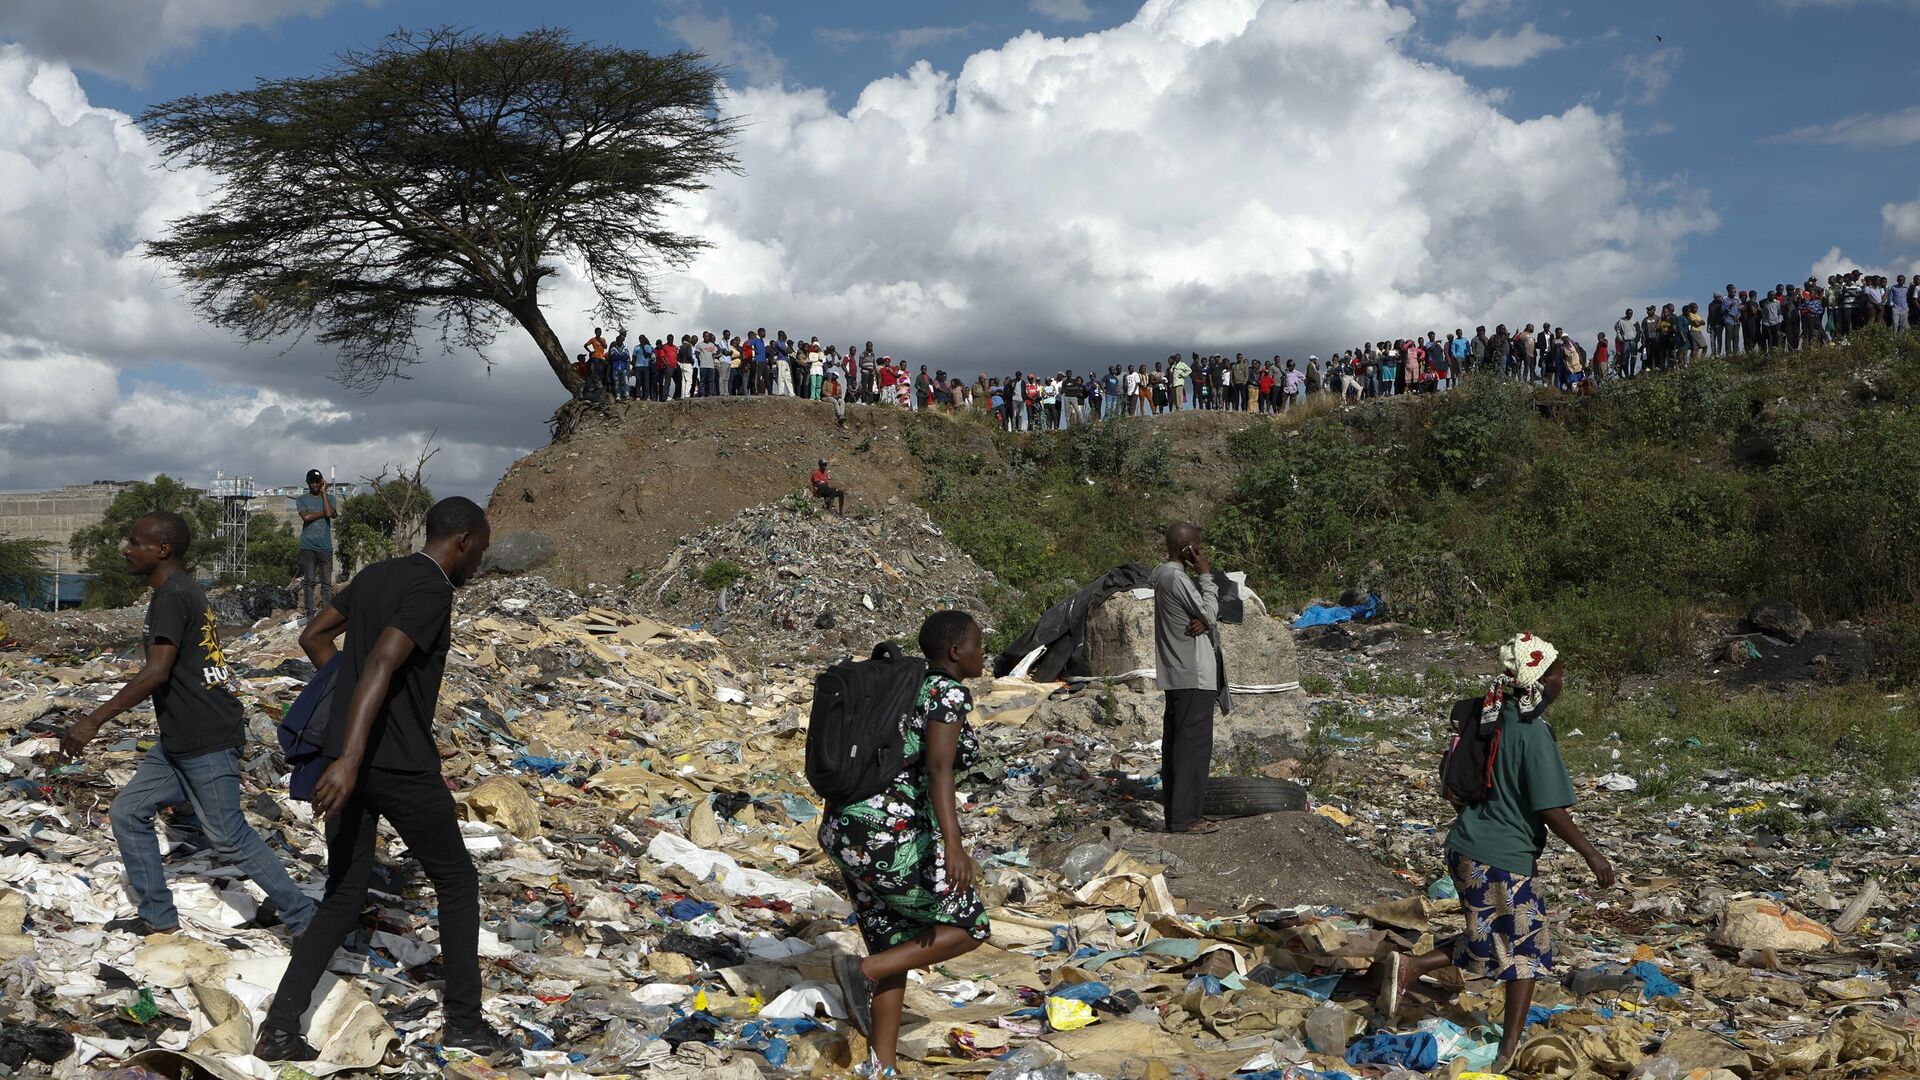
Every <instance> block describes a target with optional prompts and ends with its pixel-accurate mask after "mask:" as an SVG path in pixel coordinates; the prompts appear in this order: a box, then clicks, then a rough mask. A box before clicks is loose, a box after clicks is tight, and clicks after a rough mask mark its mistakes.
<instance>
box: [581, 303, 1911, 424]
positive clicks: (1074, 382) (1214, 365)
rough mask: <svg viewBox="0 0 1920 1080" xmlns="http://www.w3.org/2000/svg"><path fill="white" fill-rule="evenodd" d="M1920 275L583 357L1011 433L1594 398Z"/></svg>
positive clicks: (637, 384) (593, 376)
mask: <svg viewBox="0 0 1920 1080" xmlns="http://www.w3.org/2000/svg"><path fill="white" fill-rule="evenodd" d="M1916 284H1920V279H1917V280H1916V282H1914V283H1909V282H1908V280H1907V277H1906V275H1904V274H1902V275H1899V276H1898V277H1896V278H1895V279H1894V280H1893V281H1888V280H1887V279H1886V278H1885V277H1880V276H1877V275H1871V274H1866V273H1864V272H1862V271H1859V270H1854V271H1851V272H1849V273H1846V274H1832V275H1829V276H1828V277H1827V280H1826V282H1825V284H1822V283H1821V282H1820V281H1819V280H1818V279H1817V278H1815V277H1809V278H1808V279H1807V280H1806V281H1805V282H1804V283H1802V284H1800V285H1797V286H1794V285H1786V284H1776V285H1774V286H1773V288H1771V289H1766V290H1760V289H1739V288H1737V287H1735V286H1734V285H1731V284H1729V285H1728V286H1727V287H1726V289H1725V291H1724V292H1719V293H1715V294H1714V295H1713V297H1712V298H1711V299H1709V300H1708V301H1707V303H1706V304H1705V306H1704V307H1703V306H1702V305H1701V304H1700V303H1698V302H1690V303H1681V304H1677V305H1676V304H1671V303H1670V304H1664V305H1659V306H1656V305H1653V304H1648V305H1647V306H1646V308H1645V310H1644V311H1643V312H1640V313H1636V312H1635V311H1634V310H1633V309H1631V308H1629V309H1627V310H1626V311H1625V312H1623V313H1622V314H1621V316H1620V318H1618V319H1616V320H1615V321H1614V324H1613V327H1612V332H1611V333H1607V332H1605V331H1602V332H1600V333H1597V334H1596V335H1595V338H1594V340H1593V341H1592V342H1584V343H1583V342H1581V341H1579V340H1576V339H1575V338H1574V337H1573V336H1572V335H1571V334H1569V332H1568V331H1567V328H1566V327H1565V326H1555V325H1553V324H1551V323H1549V322H1546V321H1544V320H1543V321H1542V322H1541V323H1539V324H1538V325H1536V324H1534V323H1527V324H1525V325H1523V326H1520V327H1519V328H1517V329H1509V328H1508V326H1507V325H1506V324H1504V323H1501V324H1498V325H1496V326H1495V327H1494V328H1493V329H1492V330H1491V331H1489V330H1488V329H1487V327H1485V326H1476V327H1475V328H1474V331H1473V333H1472V334H1468V333H1467V332H1466V331H1465V330H1464V329H1461V328H1455V329H1454V331H1453V332H1452V333H1451V334H1447V335H1445V336H1444V337H1442V336H1441V335H1440V333H1439V332H1438V331H1433V330H1429V331H1427V332H1426V335H1425V336H1424V337H1422V336H1420V335H1417V334H1416V335H1414V336H1412V337H1406V338H1387V339H1383V340H1380V341H1377V342H1367V343H1365V344H1363V345H1360V346H1358V347H1355V348H1348V349H1343V350H1340V351H1337V352H1334V353H1332V354H1330V355H1329V356H1328V357H1327V358H1326V359H1325V360H1322V359H1321V358H1320V357H1319V356H1318V355H1312V356H1309V357H1307V359H1306V362H1305V363H1304V364H1303V363H1300V362H1298V361H1297V360H1294V359H1289V358H1283V357H1281V356H1275V357H1273V358H1272V359H1271V360H1259V359H1255V358H1252V357H1249V356H1247V355H1246V354H1244V353H1235V354H1234V355H1233V356H1232V357H1231V358H1228V357H1226V356H1225V355H1223V354H1219V353H1214V354H1209V355H1203V354H1201V353H1199V352H1193V353H1188V354H1180V353H1175V354H1173V355H1171V356H1169V357H1167V358H1166V359H1165V360H1162V361H1158V362H1155V363H1153V364H1152V365H1151V366H1149V365H1147V364H1126V365H1121V364H1113V365H1110V366H1108V367H1107V368H1106V369H1105V370H1104V371H1092V370H1088V371H1073V370H1064V371H1057V372H1055V373H1053V374H1052V375H1051V376H1048V375H1044V374H1041V373H1037V372H1025V371H1016V372H1014V373H1013V374H1012V375H1010V376H1005V377H1001V376H989V375H986V374H980V375H976V376H975V377H974V379H973V380H972V381H971V382H969V381H967V380H966V379H965V378H964V377H962V376H958V375H949V374H948V373H947V372H945V371H942V370H934V371H929V370H928V367H927V365H925V364H922V365H919V367H918V368H917V370H910V369H909V365H908V364H907V363H906V362H904V361H901V360H896V359H895V358H893V357H892V356H886V355H876V353H875V351H874V346H873V342H871V341H869V342H867V343H865V345H864V346H856V345H851V344H850V345H848V346H847V347H846V348H845V349H841V348H840V347H838V346H835V345H822V344H821V342H820V339H819V337H817V336H815V337H810V338H808V339H806V340H804V341H802V340H800V339H798V338H791V337H789V336H788V335H787V332H786V331H785V330H781V331H778V332H776V333H775V334H774V336H772V337H771V338H770V337H768V336H767V332H766V331H765V330H764V329H756V330H753V331H750V332H747V333H744V334H735V333H734V332H733V331H731V330H726V331H722V332H720V333H719V334H714V333H712V332H710V331H708V332H703V333H700V334H680V335H673V334H668V335H664V336H662V337H661V338H659V339H658V340H657V341H655V340H651V339H649V338H648V337H647V336H646V335H644V334H643V335H640V336H639V338H638V339H637V340H636V341H635V342H633V343H632V344H629V342H628V340H627V334H626V331H624V330H622V331H620V332H619V333H618V334H617V335H616V336H615V337H614V338H613V339H612V340H611V341H609V340H608V339H607V338H606V337H605V335H604V331H603V330H602V329H601V328H600V327H595V328H594V331H593V336H592V337H591V338H589V339H588V340H587V341H586V343H585V345H584V346H583V349H584V351H582V352H581V353H580V354H579V356H578V357H577V358H576V360H575V370H576V372H577V374H578V375H579V377H580V382H581V387H582V389H581V394H582V396H584V397H589V398H593V399H598V400H615V401H672V400H678V399H684V398H693V397H726V396H762V395H772V396H790V397H800V398H809V399H813V400H819V401H826V402H829V403H831V404H833V405H834V407H835V408H836V410H838V411H839V412H840V413H841V414H842V415H843V416H844V412H845V407H846V406H847V405H848V404H867V405H898V406H901V407H904V408H909V409H925V410H941V411H956V410H961V409H976V408H977V409H986V410H989V411H991V412H992V413H993V415H994V418H995V419H996V421H997V422H998V423H999V424H1000V425H1001V426H1002V427H1004V428H1005V429H1006V430H1008V431H1028V430H1057V429H1062V428H1070V427H1076V426H1082V425H1085V424H1088V423H1091V422H1092V421H1093V420H1096V419H1108V418H1112V417H1118V416H1150V415H1156V414H1160V413H1165V412H1173V411H1183V410H1189V409H1206V410H1229V411H1236V412H1262V413H1267V412H1283V411H1286V410H1288V409H1291V408H1293V407H1295V406H1297V405H1299V404H1301V403H1302V402H1304V401H1305V400H1306V399H1307V398H1308V396H1309V395H1315V394H1324V395H1329V396H1337V397H1338V398H1340V399H1341V400H1342V401H1346V400H1360V399H1365V398H1374V397H1391V396H1394V395H1398V394H1408V393H1433V392H1437V391H1442V390H1446V389H1449V388H1451V387H1453V386H1455V385H1457V384H1458V382H1459V380H1460V378H1461V377H1462V376H1464V375H1466V374H1469V373H1471V372H1491V373H1493V374H1496V375H1500V376H1503V377H1506V378H1511V379H1520V380H1524V381H1526V382H1528V383H1532V384H1536V385H1545V386H1551V387H1554V388H1557V389H1560V390H1564V391H1569V392H1584V391H1586V390H1588V389H1590V388H1591V387H1592V386H1593V385H1594V384H1595V383H1597V382H1601V381H1604V380H1608V379H1622V378H1625V379H1631V378H1636V377H1638V376H1639V375H1641V374H1643V373H1644V372H1647V371H1667V370H1671V369H1673V368H1675V367H1680V366H1684V365H1686V364H1687V363H1689V362H1691V361H1693V360H1695V359H1698V358H1701V357H1707V356H1723V355H1731V354H1735V353H1741V352H1750V351H1759V352H1769V351H1772V350H1776V349H1787V350H1799V349H1803V348H1806V347H1808V346H1811V345H1818V344H1824V343H1828V342H1832V341H1836V340H1839V339H1841V338H1844V337H1846V336H1847V335H1848V334H1849V333H1851V332H1852V331H1853V330H1854V329H1856V328H1858V327H1861V326H1865V325H1867V324H1869V323H1879V324H1882V325H1885V326H1888V327H1890V328H1892V329H1893V330H1894V331H1896V332H1904V331H1906V330H1907V329H1908V327H1909V326H1911V325H1912V324H1913V323H1915V322H1920V288H1915V287H1914V285H1916Z"/></svg>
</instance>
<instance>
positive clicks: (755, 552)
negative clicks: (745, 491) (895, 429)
mask: <svg viewBox="0 0 1920 1080" xmlns="http://www.w3.org/2000/svg"><path fill="white" fill-rule="evenodd" d="M992 580H993V579H992V576H991V575H989V574H988V573H986V572H985V571H983V570H981V569H980V568H979V567H978V566H976V565H974V562H973V560H972V559H969V558H967V556H966V555H965V554H964V553H962V552H961V551H960V549H959V548H957V547H955V546H954V545H953V543H952V542H951V541H949V540H948V539H947V538H946V537H945V536H944V535H942V534H941V532H940V530H939V528H938V527H936V526H935V525H934V524H933V522H932V521H931V520H930V519H928V517H927V515H926V512H925V511H923V510H921V509H920V508H919V507H917V506H915V505H913V504H912V503H910V502H907V501H905V500H903V499H900V498H898V497H894V498H889V499H888V500H887V501H886V502H885V503H883V504H882V505H880V506H879V507H877V508H874V509H873V510H870V511H867V512H864V513H861V514H858V515H855V516H851V517H840V516H838V515H835V514H829V513H826V512H825V511H824V510H823V509H821V507H820V506H819V504H817V503H814V502H812V501H810V500H807V499H803V498H788V499H786V500H784V501H783V502H781V503H780V504H778V505H774V506H759V507H753V508H751V509H748V510H743V511H741V512H740V513H738V514H736V515H734V516H733V517H732V518H730V519H729V520H727V521H725V522H722V523H721V524H719V525H715V526H712V527H711V528H708V529H703V530H701V531H700V532H699V533H696V534H695V535H693V536H690V537H687V538H686V539H684V540H682V541H681V543H680V546H679V547H678V548H677V549H675V551H674V552H673V554H672V555H671V556H669V557H668V558H667V559H666V560H665V561H664V562H663V563H662V564H661V565H660V567H659V569H657V570H655V571H654V572H653V573H652V574H650V575H648V576H647V577H646V579H645V581H644V582H643V583H642V584H640V585H639V586H638V587H636V588H634V589H632V590H631V591H630V592H629V594H628V595H629V599H630V601H631V605H632V606H634V607H637V608H643V609H646V610H651V611H658V612H662V613H663V614H665V615H667V616H668V617H670V618H671V619H673V620H675V621H678V622H680V623H682V624H683V625H689V626H693V625H698V626H702V627H703V628H705V629H707V630H710V631H712V632H713V633H715V634H718V635H721V636H722V637H724V638H725V639H726V640H727V641H728V643H729V644H731V645H732V646H734V647H735V648H736V649H738V650H740V651H741V652H742V653H743V654H744V655H748V656H752V657H754V658H756V659H761V660H765V661H776V660H792V659H798V658H803V657H824V656H840V655H844V654H846V653H849V652H853V653H865V652H866V651H867V650H868V649H870V648H872V646H873V644H874V643H875V642H877V641H880V640H882V639H885V638H893V639H895V640H899V641H903V642H912V641H913V639H914V635H915V634H917V633H918V632H919V629H920V622H921V620H922V619H924V618H925V617H926V615H927V613H928V612H931V611H938V610H940V609H942V608H963V609H965V610H968V611H974V612H980V611H984V610H985V608H986V604H985V602H984V601H983V600H982V599H981V594H982V592H983V591H984V590H985V588H986V586H987V585H988V584H990V583H991V582H992Z"/></svg>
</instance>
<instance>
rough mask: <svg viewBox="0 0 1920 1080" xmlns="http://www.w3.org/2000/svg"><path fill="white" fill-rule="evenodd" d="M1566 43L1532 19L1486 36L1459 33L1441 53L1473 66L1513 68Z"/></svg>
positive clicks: (1452, 59) (1460, 62) (1564, 45)
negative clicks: (1534, 22) (1535, 23)
mask: <svg viewBox="0 0 1920 1080" xmlns="http://www.w3.org/2000/svg"><path fill="white" fill-rule="evenodd" d="M1566 44H1567V43H1566V41H1565V40H1563V39H1562V38H1560V37H1557V36H1555V35H1553V34H1548V33H1543V32H1541V31H1540V30H1539V29H1538V28H1537V27H1535V26H1534V25H1533V24H1532V23H1528V24H1526V25H1525V26H1522V27H1521V28H1520V29H1518V30H1515V31H1514V32H1513V33H1511V34H1509V33H1507V32H1506V31H1504V30H1495V31H1494V32H1493V33H1491V34H1488V35H1487V36H1486V37H1472V36H1469V35H1466V34H1460V35H1457V36H1455V37H1453V38H1451V39H1449V40H1448V42H1447V43H1446V44H1445V45H1442V46H1441V47H1440V55H1442V56H1444V57H1446V58H1447V59H1449V60H1451V61H1453V62H1454V63H1456V64H1466V65H1468V66H1469V67H1488V68H1511V67H1519V66H1520V65H1522V64H1525V63H1528V62H1530V61H1532V60H1535V59H1538V58H1539V57H1542V56H1545V55H1546V54H1547V53H1550V52H1552V51H1554V50H1555V49H1563V48H1565V47H1566Z"/></svg>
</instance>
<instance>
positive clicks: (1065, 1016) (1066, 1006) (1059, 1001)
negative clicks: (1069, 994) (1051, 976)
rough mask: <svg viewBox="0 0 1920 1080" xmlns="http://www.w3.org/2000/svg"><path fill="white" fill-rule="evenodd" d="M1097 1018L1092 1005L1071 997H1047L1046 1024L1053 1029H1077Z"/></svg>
mask: <svg viewBox="0 0 1920 1080" xmlns="http://www.w3.org/2000/svg"><path fill="white" fill-rule="evenodd" d="M1095 1019H1097V1018H1096V1017H1095V1016H1094V1015H1093V1006H1091V1005H1089V1004H1087V1003H1086V1002H1084V1001H1075V1000H1073V999H1072V998H1062V997H1050V998H1048V999H1047V1025H1048V1026H1049V1027H1051V1028H1053V1030H1055V1031H1077V1030H1079V1029H1080V1028H1083V1027H1086V1026H1087V1025H1088V1024H1091V1023H1093V1022H1094V1020H1095Z"/></svg>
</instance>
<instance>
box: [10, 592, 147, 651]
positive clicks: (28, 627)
mask: <svg viewBox="0 0 1920 1080" xmlns="http://www.w3.org/2000/svg"><path fill="white" fill-rule="evenodd" d="M146 619H147V609H146V605H145V604H144V603H143V604H141V605H140V606H137V607H124V608H109V609H104V610H98V611H80V610H69V611H35V610H32V609H30V608H17V607H14V606H13V605H12V604H0V650H12V649H18V650H19V651H21V652H30V653H33V654H35V655H37V656H43V657H72V656H97V655H99V654H100V653H118V654H123V655H124V654H126V653H127V652H128V651H130V650H131V651H135V652H137V651H138V650H139V647H140V636H141V635H142V634H143V633H144V632H145V628H146Z"/></svg>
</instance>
